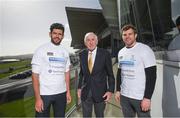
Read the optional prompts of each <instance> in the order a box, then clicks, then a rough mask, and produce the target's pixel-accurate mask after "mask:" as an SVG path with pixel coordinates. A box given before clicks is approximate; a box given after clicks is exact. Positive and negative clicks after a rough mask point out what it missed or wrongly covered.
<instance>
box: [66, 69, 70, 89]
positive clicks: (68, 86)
mask: <svg viewBox="0 0 180 118" xmlns="http://www.w3.org/2000/svg"><path fill="white" fill-rule="evenodd" d="M65 81H66V90H67V92H70V72H69V71H68V72H66V73H65Z"/></svg>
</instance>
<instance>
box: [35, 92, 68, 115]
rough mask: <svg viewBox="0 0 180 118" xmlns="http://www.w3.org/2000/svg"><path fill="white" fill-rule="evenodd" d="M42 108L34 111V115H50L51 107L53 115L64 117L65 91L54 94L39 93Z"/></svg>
mask: <svg viewBox="0 0 180 118" xmlns="http://www.w3.org/2000/svg"><path fill="white" fill-rule="evenodd" d="M41 98H42V100H43V103H44V110H43V111H42V112H36V117H50V108H51V105H52V107H53V113H54V117H65V110H66V92H65V93H60V94H56V95H41Z"/></svg>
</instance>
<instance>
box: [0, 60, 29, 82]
mask: <svg viewBox="0 0 180 118" xmlns="http://www.w3.org/2000/svg"><path fill="white" fill-rule="evenodd" d="M30 63H31V60H23V61H19V62H9V63H1V64H0V70H8V71H7V72H4V73H0V79H3V78H6V77H8V76H10V75H13V74H16V73H19V72H22V71H25V70H28V69H31V67H30Z"/></svg>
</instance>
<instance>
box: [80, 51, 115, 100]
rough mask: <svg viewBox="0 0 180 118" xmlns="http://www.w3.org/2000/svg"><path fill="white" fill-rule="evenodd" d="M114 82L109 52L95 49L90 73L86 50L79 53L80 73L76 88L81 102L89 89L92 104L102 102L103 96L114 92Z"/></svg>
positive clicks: (85, 97)
mask: <svg viewBox="0 0 180 118" xmlns="http://www.w3.org/2000/svg"><path fill="white" fill-rule="evenodd" d="M114 87H115V80H114V75H113V70H112V61H111V56H110V54H109V52H108V51H107V50H105V49H101V48H97V53H96V57H95V62H94V66H93V70H92V73H90V72H89V69H88V50H87V49H85V50H83V51H82V52H81V53H80V73H79V83H78V88H79V89H81V100H83V101H85V100H86V99H87V96H88V93H89V91H90V89H91V92H92V97H93V100H94V102H102V101H104V98H103V95H104V94H105V93H106V92H107V91H109V92H112V93H113V92H114Z"/></svg>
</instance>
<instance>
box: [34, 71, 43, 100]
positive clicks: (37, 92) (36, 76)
mask: <svg viewBox="0 0 180 118" xmlns="http://www.w3.org/2000/svg"><path fill="white" fill-rule="evenodd" d="M32 83H33V89H34V95H35V99H36V100H37V99H40V98H41V96H40V90H39V74H36V73H32Z"/></svg>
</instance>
